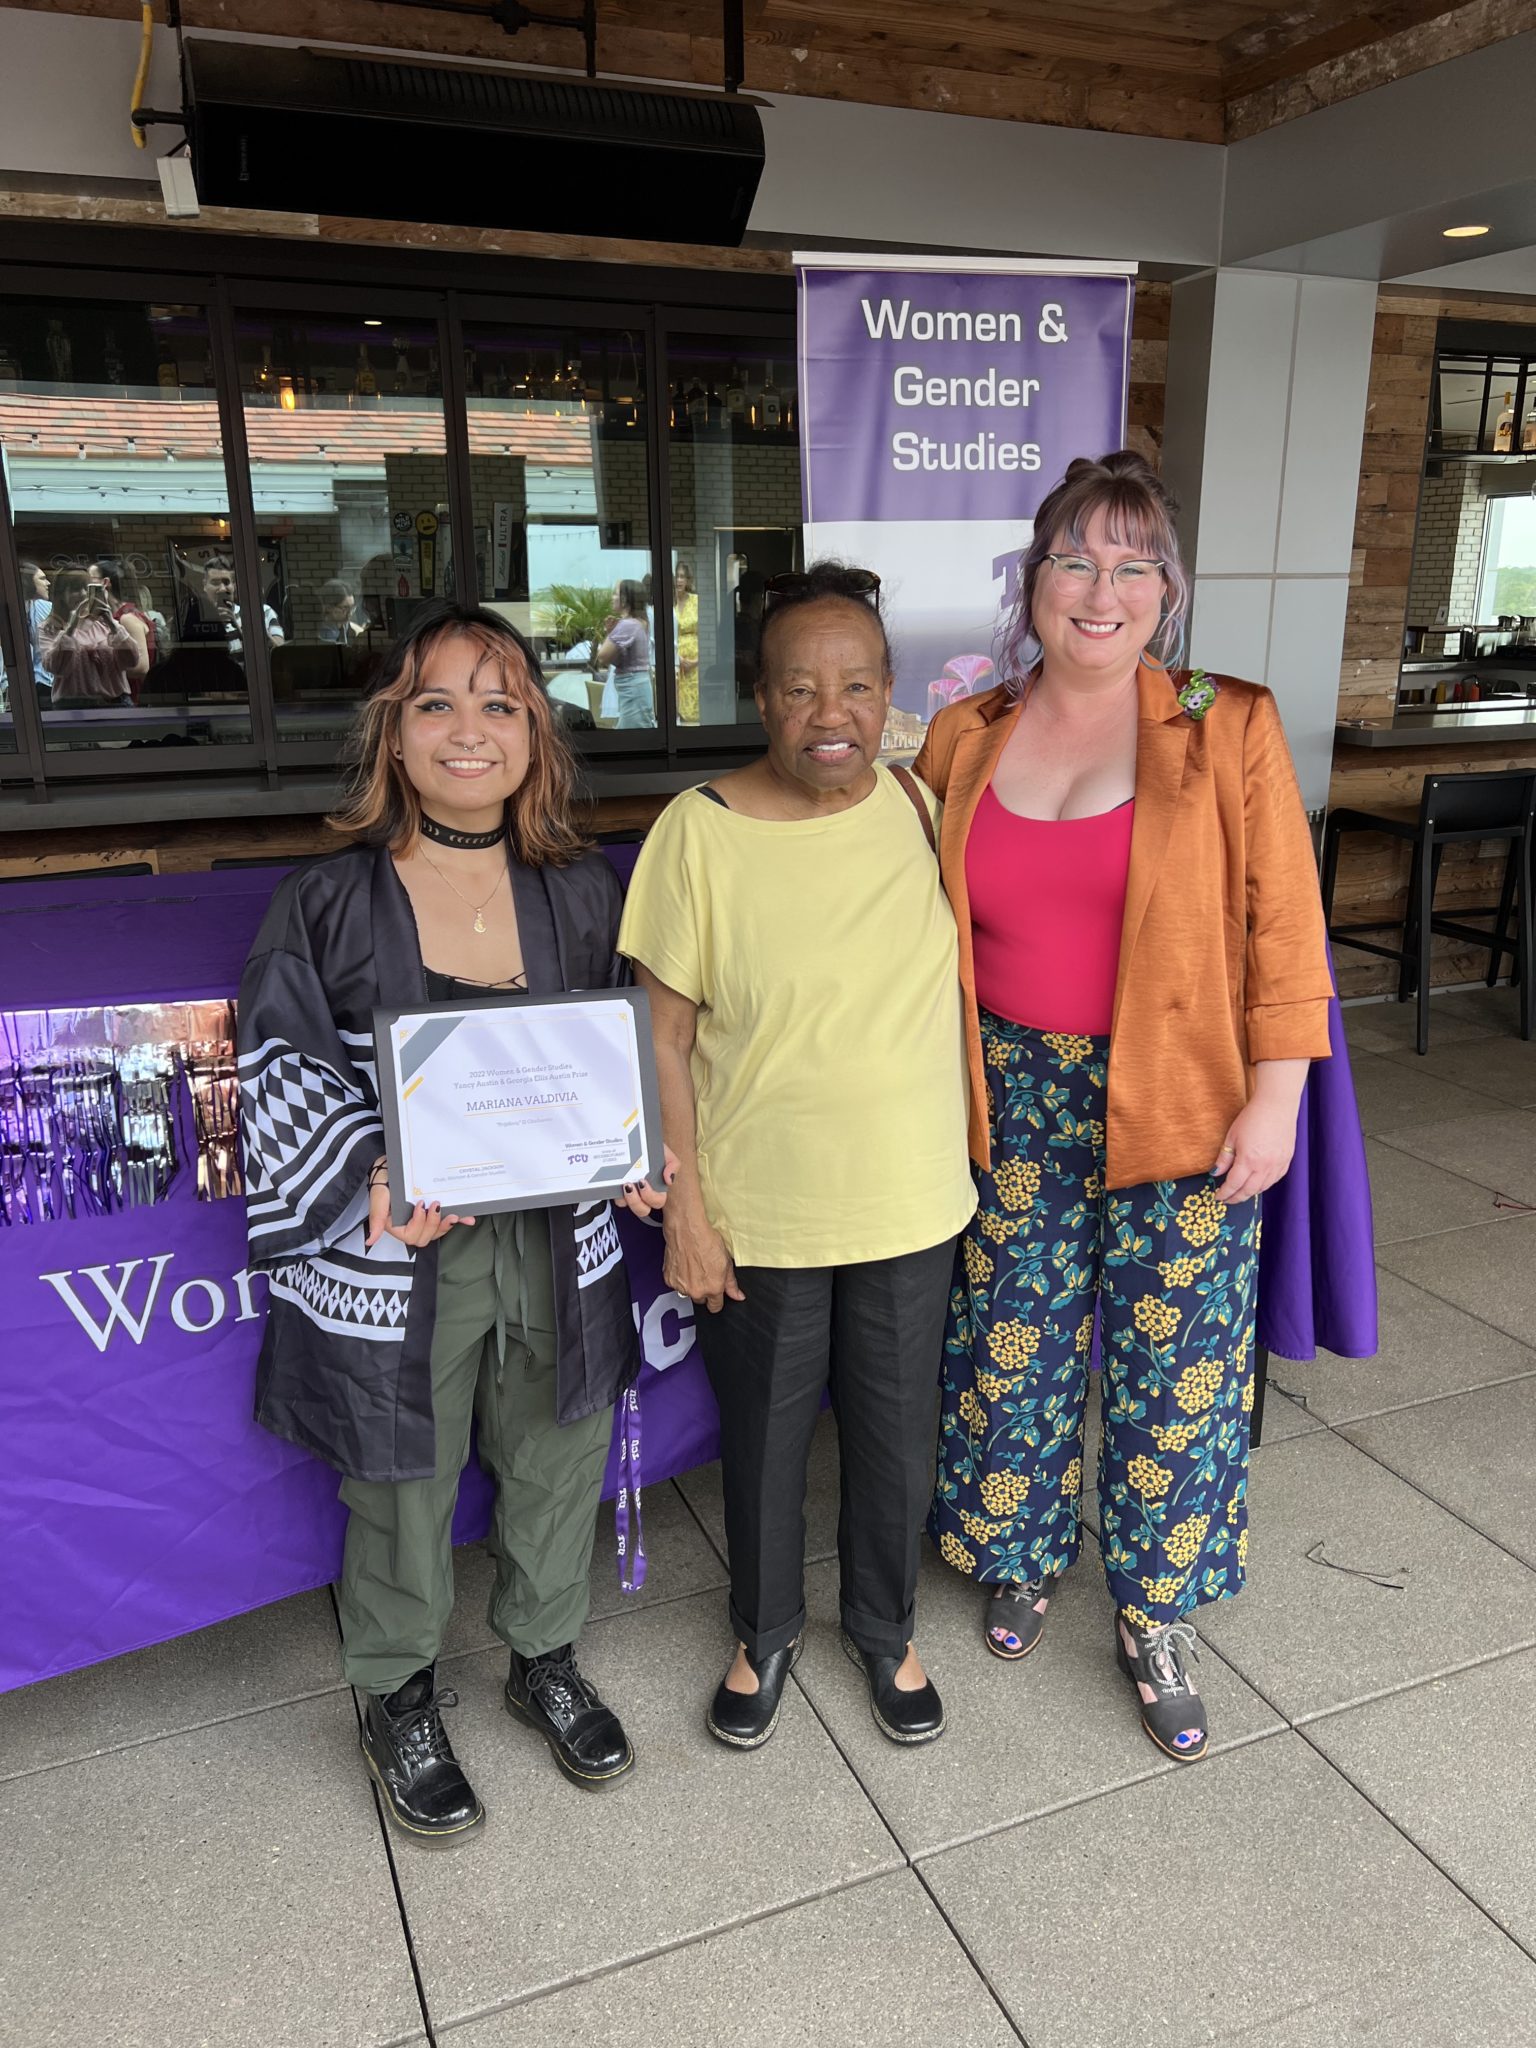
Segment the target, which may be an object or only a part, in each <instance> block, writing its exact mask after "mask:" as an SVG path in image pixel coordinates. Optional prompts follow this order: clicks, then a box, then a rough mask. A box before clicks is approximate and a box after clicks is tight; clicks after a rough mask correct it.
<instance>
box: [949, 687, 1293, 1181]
mask: <svg viewBox="0 0 1536 2048" xmlns="http://www.w3.org/2000/svg"><path fill="white" fill-rule="evenodd" d="M1184 680H1185V672H1184V671H1182V670H1180V671H1176V672H1175V673H1174V675H1173V676H1172V677H1171V678H1170V677H1169V676H1168V675H1166V674H1164V673H1162V672H1161V671H1160V670H1157V669H1153V668H1148V667H1146V666H1143V667H1142V668H1140V669H1139V670H1138V672H1137V677H1136V689H1137V696H1138V698H1139V700H1140V701H1139V714H1138V723H1137V740H1136V818H1135V823H1134V824H1133V826H1132V829H1131V861H1130V872H1129V876H1128V878H1127V886H1126V897H1125V923H1124V925H1123V926H1122V928H1121V935H1120V968H1119V974H1118V977H1117V979H1116V983H1115V1002H1114V1011H1113V1021H1112V1024H1111V1028H1110V1050H1109V1105H1108V1128H1107V1132H1106V1144H1107V1155H1108V1156H1107V1162H1106V1164H1107V1171H1106V1175H1105V1179H1106V1184H1107V1185H1108V1186H1109V1187H1112V1188H1125V1187H1135V1186H1137V1185H1138V1184H1140V1183H1142V1182H1145V1181H1153V1180H1177V1179H1180V1178H1182V1177H1183V1176H1184V1175H1186V1174H1195V1173H1205V1172H1207V1171H1209V1169H1210V1168H1211V1167H1212V1166H1213V1165H1214V1164H1215V1161H1216V1154H1217V1152H1218V1150H1219V1148H1220V1147H1221V1145H1222V1144H1223V1143H1224V1142H1225V1139H1226V1135H1227V1131H1228V1130H1229V1128H1230V1127H1231V1124H1232V1119H1233V1118H1234V1117H1235V1116H1236V1115H1237V1113H1238V1111H1239V1110H1240V1109H1242V1107H1243V1105H1244V1103H1245V1102H1246V1101H1247V1100H1248V1094H1249V1084H1250V1080H1251V1073H1250V1063H1251V1062H1253V1061H1255V1060H1283V1059H1326V1058H1327V1057H1328V1050H1329V1048H1328V999H1329V997H1330V996H1331V995H1332V993H1333V981H1332V977H1331V975H1330V972H1329V965H1328V949H1327V942H1326V939H1325V937H1324V933H1323V910H1322V901H1321V898H1320V895H1319V893H1318V882H1317V864H1316V861H1315V860H1314V858H1313V853H1312V837H1311V833H1310V831H1309V830H1308V827H1307V819H1306V813H1305V811H1304V810H1303V809H1302V803H1301V792H1300V790H1299V789H1298V788H1297V785H1296V773H1295V770H1294V769H1293V768H1292V766H1291V757H1290V753H1289V751H1288V749H1287V747H1286V744H1285V734H1284V731H1283V729H1282V727H1281V724H1280V714H1279V712H1278V710H1277V709H1276V707H1275V700H1274V698H1273V696H1272V695H1271V694H1270V692H1269V691H1268V690H1266V689H1264V688H1262V687H1261V686H1260V685H1259V684H1257V683H1244V682H1240V681H1238V680H1237V679H1236V678H1235V677H1232V676H1212V677H1211V680H1212V681H1213V682H1214V683H1215V685H1216V701H1215V703H1214V704H1213V705H1212V706H1211V708H1210V710H1209V711H1208V712H1207V713H1206V715H1205V717H1204V718H1203V719H1199V720H1196V719H1192V718H1191V717H1190V716H1189V715H1188V713H1187V712H1185V711H1183V710H1182V709H1181V708H1180V706H1179V703H1178V700H1177V696H1176V691H1177V690H1178V689H1179V688H1180V687H1182V684H1183V682H1184ZM1018 715H1019V707H1018V704H1017V702H1016V701H1015V700H1014V699H1012V698H1011V697H1010V696H1009V695H1008V693H1007V691H1006V690H1004V689H1001V688H999V689H995V690H989V691H988V692H987V693H986V694H985V695H984V696H981V697H971V698H968V699H966V700H965V701H964V702H963V703H959V704H952V705H950V706H949V707H948V709H946V710H944V711H941V712H940V713H939V715H938V717H937V718H935V719H934V721H933V723H932V725H931V726H930V727H929V729H928V737H927V739H926V740H925V742H924V744H923V750H922V752H921V753H920V754H919V755H918V757H917V763H916V767H917V773H918V774H919V775H920V776H921V777H922V778H923V780H924V781H925V782H926V783H927V784H928V786H929V788H930V789H932V790H933V791H934V793H935V794H936V795H937V796H939V797H940V798H941V799H942V800H943V804H944V815H943V820H942V823H941V825H940V832H939V864H940V867H941V869H942V872H943V876H944V886H945V889H946V890H947V892H948V895H949V900H950V903H951V904H952V905H953V907H954V912H955V921H956V923H957V924H958V926H959V928H960V979H961V984H962V986H963V989H964V994H965V1034H966V1052H967V1057H968V1062H969V1066H970V1075H971V1118H970V1145H971V1157H972V1158H973V1159H974V1160H975V1161H976V1163H977V1164H978V1165H979V1166H987V1165H990V1164H991V1139H990V1136H989V1132H988V1121H987V1102H988V1094H987V1080H986V1068H985V1065H984V1063H983V1058H982V1047H981V1031H980V1027H979V1024H978V1021H977V1011H976V972H975V963H974V958H973V954H972V948H971V918H970V903H969V899H968V897H967V894H966V887H965V846H966V840H967V839H968V837H969V836H970V830H971V819H972V818H973V817H974V816H975V813H976V806H977V804H978V803H980V801H981V797H982V792H983V791H984V790H985V789H986V787H987V785H988V783H989V782H990V781H991V780H992V771H993V769H994V768H995V766H996V765H997V758H998V756H999V754H1001V752H1002V750H1003V748H1004V746H1005V745H1006V744H1007V741H1008V738H1009V736H1010V734H1011V733H1012V731H1013V728H1014V723H1015V721H1016V720H1017V718H1018Z"/></svg>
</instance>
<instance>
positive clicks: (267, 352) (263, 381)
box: [161, 341, 277, 398]
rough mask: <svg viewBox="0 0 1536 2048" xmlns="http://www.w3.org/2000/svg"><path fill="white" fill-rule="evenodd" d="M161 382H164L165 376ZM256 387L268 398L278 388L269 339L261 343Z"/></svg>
mask: <svg viewBox="0 0 1536 2048" xmlns="http://www.w3.org/2000/svg"><path fill="white" fill-rule="evenodd" d="M163 345H164V344H162V346H163ZM161 382H162V383H163V382H164V379H163V378H162V379H161ZM256 389H257V390H258V391H259V392H261V393H262V395H263V396H264V397H267V398H270V397H271V396H272V395H273V393H274V392H275V391H276V390H277V372H276V371H275V370H274V369H273V367H272V344H271V342H269V341H264V342H263V343H262V344H261V362H260V363H259V364H258V366H257V370H256Z"/></svg>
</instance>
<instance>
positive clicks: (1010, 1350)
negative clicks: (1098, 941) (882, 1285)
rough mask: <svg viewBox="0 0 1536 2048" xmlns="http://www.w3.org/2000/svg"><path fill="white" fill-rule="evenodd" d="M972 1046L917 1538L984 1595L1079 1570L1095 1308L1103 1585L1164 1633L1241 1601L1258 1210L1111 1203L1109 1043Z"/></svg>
mask: <svg viewBox="0 0 1536 2048" xmlns="http://www.w3.org/2000/svg"><path fill="white" fill-rule="evenodd" d="M981 1028H982V1041H983V1044H984V1046H985V1049H986V1061H987V1079H988V1084H989V1087H990V1092H991V1108H990V1117H991V1128H992V1170H991V1171H990V1172H989V1173H983V1172H981V1171H980V1170H979V1169H978V1171H977V1184H978V1188H979V1192H980V1205H979V1207H978V1209H977V1212H976V1215H975V1217H974V1219H973V1220H972V1222H971V1223H970V1225H969V1226H968V1228H967V1229H966V1232H965V1235H964V1236H963V1237H962V1238H961V1240H960V1248H959V1255H958V1260H957V1264H956V1271H955V1283H954V1288H953V1291H952V1293H951V1296H950V1306H949V1320H948V1324H947V1327H946V1330H945V1340H944V1366H943V1394H944V1398H943V1411H942V1419H941V1423H940V1431H939V1465H938V1482H937V1486H936V1489H935V1493H934V1499H933V1507H932V1509H931V1511H930V1514H929V1520H928V1527H929V1533H930V1534H931V1536H932V1537H933V1540H934V1542H935V1543H936V1544H937V1545H938V1547H939V1552H940V1555H941V1556H942V1557H944V1558H945V1560H946V1561H947V1562H948V1563H950V1564H952V1565H953V1566H954V1567H955V1568H956V1570H958V1571H962V1572H965V1573H967V1574H969V1575H970V1576H972V1577H974V1578H975V1579H977V1580H978V1581H983V1582H993V1583H995V1582H997V1581H999V1580H1004V1579H1011V1580H1015V1581H1022V1580H1026V1579H1035V1578H1040V1577H1049V1576H1054V1575H1055V1574H1057V1573H1059V1572H1062V1571H1065V1570H1066V1568H1067V1566H1068V1565H1069V1564H1071V1562H1072V1560H1073V1559H1074V1558H1075V1557H1076V1555H1077V1553H1078V1550H1079V1548H1080V1546H1081V1541H1082V1536H1081V1530H1080V1527H1079V1510H1078V1497H1079V1493H1080V1490H1081V1486H1082V1474H1083V1462H1082V1461H1083V1422H1084V1402H1085V1399H1086V1395H1087V1390H1088V1363H1089V1355H1090V1352H1091V1350H1092V1345H1093V1326H1094V1315H1095V1308H1096V1307H1097V1312H1098V1317H1099V1327H1100V1348H1101V1357H1102V1365H1103V1401H1102V1413H1103V1437H1102V1441H1101V1444H1100V1450H1099V1513H1100V1522H1101V1530H1102V1535H1101V1549H1102V1552H1103V1558H1104V1570H1105V1575H1106V1577H1107V1578H1108V1580H1109V1589H1110V1593H1111V1595H1112V1597H1113V1599H1114V1602H1115V1605H1116V1607H1118V1608H1121V1609H1123V1610H1124V1611H1125V1612H1126V1613H1127V1614H1128V1615H1129V1616H1130V1619H1131V1621H1132V1623H1133V1624H1134V1625H1135V1626H1136V1627H1138V1628H1145V1627H1147V1626H1149V1625H1161V1624H1162V1623H1164V1622H1169V1621H1176V1620H1178V1619H1179V1618H1180V1617H1181V1616H1183V1615H1186V1614H1188V1613H1189V1612H1190V1610H1191V1609H1192V1608H1194V1607H1197V1606H1200V1605H1203V1604H1204V1603H1205V1602H1206V1601H1210V1600H1229V1599H1231V1598H1232V1597H1233V1595H1234V1594H1236V1593H1238V1592H1240V1591H1241V1589H1242V1584H1243V1573H1244V1568H1245V1566H1246V1563H1247V1553H1248V1526H1247V1525H1248V1514H1247V1508H1246V1504H1245V1495H1246V1493H1247V1488H1248V1479H1247V1472H1248V1419H1249V1415H1250V1413H1251V1411H1252V1408H1253V1391H1254V1389H1253V1350H1254V1341H1253V1319H1254V1300H1255V1290H1256V1286H1257V1280H1258V1264H1259V1204H1258V1201H1257V1199H1255V1200H1253V1201H1248V1202H1239V1203H1236V1204H1234V1205H1232V1206H1230V1207H1229V1206H1228V1205H1227V1204H1225V1203H1223V1202H1222V1201H1220V1200H1219V1199H1218V1198H1217V1195H1216V1192H1215V1190H1216V1185H1217V1182H1216V1177H1215V1176H1213V1175H1210V1174H1201V1175H1196V1176H1193V1177H1191V1178H1189V1179H1185V1180H1174V1181H1154V1182H1149V1183H1148V1184H1146V1185H1144V1186H1141V1187H1134V1188H1119V1189H1116V1190H1115V1191H1114V1192H1113V1193H1109V1192H1107V1191H1106V1189H1105V1186H1104V1105H1105V1083H1106V1074H1107V1069H1108V1059H1109V1041H1108V1039H1107V1038H1085V1037H1071V1036H1067V1035H1065V1034H1062V1033H1059V1032H1040V1031H1031V1030H1027V1029H1026V1028H1025V1027H1024V1026H1022V1025H1019V1024H1011V1023H1007V1022H1005V1021H1004V1020H1003V1019H1002V1018H1000V1017H995V1016H993V1015H991V1014H990V1013H989V1012H988V1011H986V1010H983V1011H982V1013H981Z"/></svg>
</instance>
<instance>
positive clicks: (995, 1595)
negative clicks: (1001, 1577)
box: [982, 1579, 1052, 1664]
mask: <svg viewBox="0 0 1536 2048" xmlns="http://www.w3.org/2000/svg"><path fill="white" fill-rule="evenodd" d="M1051 1585H1052V1581H1051V1580H1050V1579H1025V1580H1024V1582H1023V1583H1022V1584H1017V1583H1015V1582H1012V1581H1008V1580H1005V1581H1004V1583H1003V1584H1002V1585H1000V1586H999V1587H997V1588H996V1590H995V1591H994V1592H992V1593H991V1595H990V1597H989V1598H988V1600H987V1619H986V1624H985V1627H984V1630H983V1633H982V1641H983V1642H984V1643H985V1644H986V1646H987V1648H988V1649H989V1650H990V1651H991V1652H992V1654H993V1656H994V1657H1001V1658H1002V1659H1003V1660H1004V1662H1005V1663H1009V1664H1016V1663H1017V1662H1018V1660H1019V1658H1020V1657H1027V1656H1028V1655H1029V1653H1030V1651H1031V1650H1033V1649H1034V1648H1035V1647H1036V1645H1037V1644H1038V1643H1039V1641H1040V1638H1041V1636H1043V1635H1044V1634H1045V1616H1044V1614H1043V1613H1037V1612H1036V1610H1035V1602H1036V1601H1037V1600H1040V1599H1046V1600H1049V1598H1050V1597H1051V1593H1050V1589H1051Z"/></svg>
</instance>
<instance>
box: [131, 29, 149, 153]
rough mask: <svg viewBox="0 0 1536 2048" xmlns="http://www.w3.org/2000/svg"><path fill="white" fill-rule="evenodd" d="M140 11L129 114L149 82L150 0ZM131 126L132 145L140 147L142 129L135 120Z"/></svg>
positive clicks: (137, 106)
mask: <svg viewBox="0 0 1536 2048" xmlns="http://www.w3.org/2000/svg"><path fill="white" fill-rule="evenodd" d="M141 12H142V16H143V22H144V32H143V34H142V36H141V37H140V39H139V68H138V70H137V71H136V72H135V74H134V80H133V104H132V105H131V106H130V108H129V109H128V111H129V114H130V115H133V114H136V113H137V112H138V111H139V109H140V107H142V106H143V104H144V88H145V86H146V85H147V84H148V83H149V56H150V51H151V50H152V49H153V48H154V42H155V10H154V8H153V7H152V6H151V5H150V0H144V5H143V8H142V10H141ZM131 126H132V128H133V146H134V148H135V149H142V148H143V147H144V130H143V129H142V128H141V127H140V126H139V124H138V122H137V121H134V122H132V123H131Z"/></svg>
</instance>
